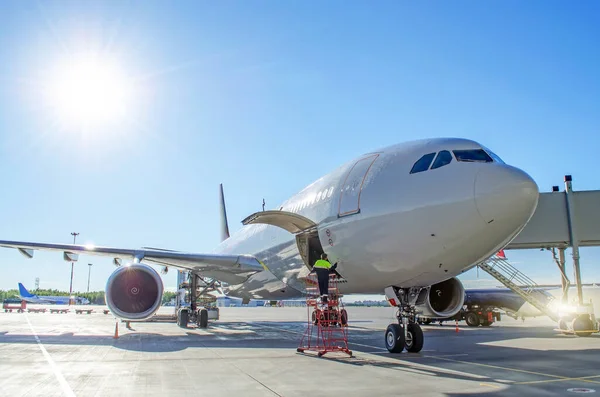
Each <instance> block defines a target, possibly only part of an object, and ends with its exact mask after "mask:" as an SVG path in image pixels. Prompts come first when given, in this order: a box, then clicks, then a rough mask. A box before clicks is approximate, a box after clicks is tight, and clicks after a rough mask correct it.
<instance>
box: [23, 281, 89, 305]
mask: <svg viewBox="0 0 600 397" xmlns="http://www.w3.org/2000/svg"><path fill="white" fill-rule="evenodd" d="M19 297H20V298H21V299H22V300H24V301H26V302H28V303H53V304H56V305H68V304H69V297H68V296H37V295H34V294H32V293H31V292H29V291H27V288H25V286H23V284H21V283H19ZM74 299H75V302H76V303H78V304H80V305H89V303H90V301H89V300H87V299H86V298H83V297H80V296H76V297H75V298H74Z"/></svg>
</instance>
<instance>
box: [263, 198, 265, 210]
mask: <svg viewBox="0 0 600 397" xmlns="http://www.w3.org/2000/svg"><path fill="white" fill-rule="evenodd" d="M264 210H265V199H263V211H264Z"/></svg>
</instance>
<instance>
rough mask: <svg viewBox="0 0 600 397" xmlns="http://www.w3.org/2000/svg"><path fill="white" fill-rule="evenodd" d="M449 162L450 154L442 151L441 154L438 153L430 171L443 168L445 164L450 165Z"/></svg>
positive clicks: (450, 159)
mask: <svg viewBox="0 0 600 397" xmlns="http://www.w3.org/2000/svg"><path fill="white" fill-rule="evenodd" d="M451 161H452V154H450V152H449V151H447V150H442V151H441V152H439V153H438V155H437V157H436V158H435V161H434V162H433V165H432V166H431V169H432V170H434V169H436V168H440V167H443V166H445V165H447V164H450V162H451Z"/></svg>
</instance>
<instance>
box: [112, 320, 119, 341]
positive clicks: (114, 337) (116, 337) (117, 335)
mask: <svg viewBox="0 0 600 397" xmlns="http://www.w3.org/2000/svg"><path fill="white" fill-rule="evenodd" d="M113 339H119V322H118V321H117V322H116V323H115V334H114V335H113Z"/></svg>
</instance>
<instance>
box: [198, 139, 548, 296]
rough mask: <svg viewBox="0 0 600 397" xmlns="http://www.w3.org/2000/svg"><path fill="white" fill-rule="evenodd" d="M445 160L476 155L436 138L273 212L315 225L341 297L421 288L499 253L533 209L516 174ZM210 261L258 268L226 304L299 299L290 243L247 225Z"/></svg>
mask: <svg viewBox="0 0 600 397" xmlns="http://www.w3.org/2000/svg"><path fill="white" fill-rule="evenodd" d="M484 149H485V148H484ZM454 150H467V151H468V153H467V154H469V153H471V152H470V151H477V150H479V151H481V150H482V146H481V145H480V144H478V143H476V142H474V141H470V140H466V139H454V138H444V139H431V140H421V141H414V142H409V143H405V144H400V145H395V146H391V147H387V148H384V149H382V150H379V151H376V152H373V153H370V154H365V155H363V156H360V157H358V158H357V159H355V160H353V161H351V162H348V163H346V164H344V165H342V166H341V167H339V168H337V169H335V170H334V171H332V172H331V173H329V174H327V175H325V176H324V177H322V178H320V179H318V180H317V181H315V182H314V183H312V184H311V185H309V186H307V187H306V188H304V189H303V190H302V191H300V192H299V193H297V194H296V195H294V196H293V197H291V198H290V199H289V200H287V201H286V202H284V203H283V204H282V205H281V206H280V207H279V208H277V209H278V210H281V211H288V212H293V213H298V214H300V215H303V216H304V217H306V218H309V219H310V220H312V221H314V222H315V223H316V224H317V225H318V235H319V240H320V243H321V245H322V248H323V250H324V251H325V252H326V253H327V254H328V256H329V259H330V261H331V262H332V263H334V262H338V271H339V272H340V273H341V274H342V275H343V276H344V278H346V280H347V281H348V282H347V283H345V284H341V286H340V288H341V290H342V293H346V294H349V293H382V291H383V289H384V288H385V287H387V286H391V285H394V286H399V287H412V286H429V285H432V284H435V283H438V282H441V281H443V280H446V279H448V278H451V277H454V276H456V275H458V274H460V273H462V272H464V271H466V270H468V269H470V268H471V267H473V266H475V265H476V264H477V263H479V262H481V261H483V260H485V259H487V258H488V257H490V256H491V255H493V254H494V253H496V252H497V251H498V250H500V249H501V248H502V247H504V246H505V245H506V244H508V243H509V242H510V241H511V240H512V239H513V238H514V237H515V236H516V235H517V234H518V233H519V232H520V231H521V230H522V229H523V227H524V226H525V225H526V223H527V222H528V221H529V219H530V217H531V215H532V214H533V212H534V211H535V208H536V205H537V200H538V188H537V185H536V184H535V182H534V181H533V180H532V179H531V178H530V177H529V176H528V175H527V174H526V173H525V172H523V171H521V170H519V169H517V168H514V167H511V166H509V165H506V164H504V163H503V162H502V161H501V160H500V159H499V158H497V157H496V156H495V155H494V154H493V153H491V152H489V151H488V153H490V155H491V158H493V159H494V161H489V158H488V161H489V162H476V161H467V160H469V158H466V160H465V158H462V160H463V161H458V160H457V157H456V155H455V154H454V153H453V151H454ZM485 150H487V149H485ZM441 151H448V152H449V154H450V155H451V161H450V162H449V163H448V164H446V165H444V166H441V167H439V168H435V169H428V170H425V171H423V172H416V173H411V169H412V168H413V165H414V164H415V162H417V160H419V159H420V158H422V157H423V156H424V155H427V154H429V153H434V154H436V153H439V152H441ZM445 155H446V156H448V154H446V153H445ZM467 157H468V156H467ZM471 160H472V159H471ZM434 164H435V162H434ZM427 168H428V167H426V169H427ZM215 252H217V253H233V254H252V255H254V256H256V258H258V259H259V260H261V261H262V262H263V263H264V265H265V266H266V267H267V268H268V270H265V271H262V272H259V273H257V274H255V275H253V276H251V277H250V278H249V279H248V280H247V281H246V282H244V283H242V284H239V285H233V286H230V288H229V290H228V294H229V295H232V296H238V297H242V298H252V299H258V298H266V299H280V298H285V297H295V296H300V295H301V294H302V291H303V282H302V280H301V279H299V277H301V276H302V275H305V274H306V271H307V269H306V266H305V264H304V262H303V260H302V258H301V256H300V254H299V251H298V247H297V245H296V240H295V236H294V235H292V234H291V233H289V232H287V231H286V230H284V229H281V228H279V227H276V226H272V225H264V224H258V225H247V226H244V227H242V229H241V230H239V231H238V232H237V233H235V234H234V235H232V236H231V237H230V238H229V239H227V240H225V241H224V242H222V243H221V244H220V245H219V246H218V247H217V248H216V250H215ZM311 265H312V264H311ZM209 276H210V274H209Z"/></svg>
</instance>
